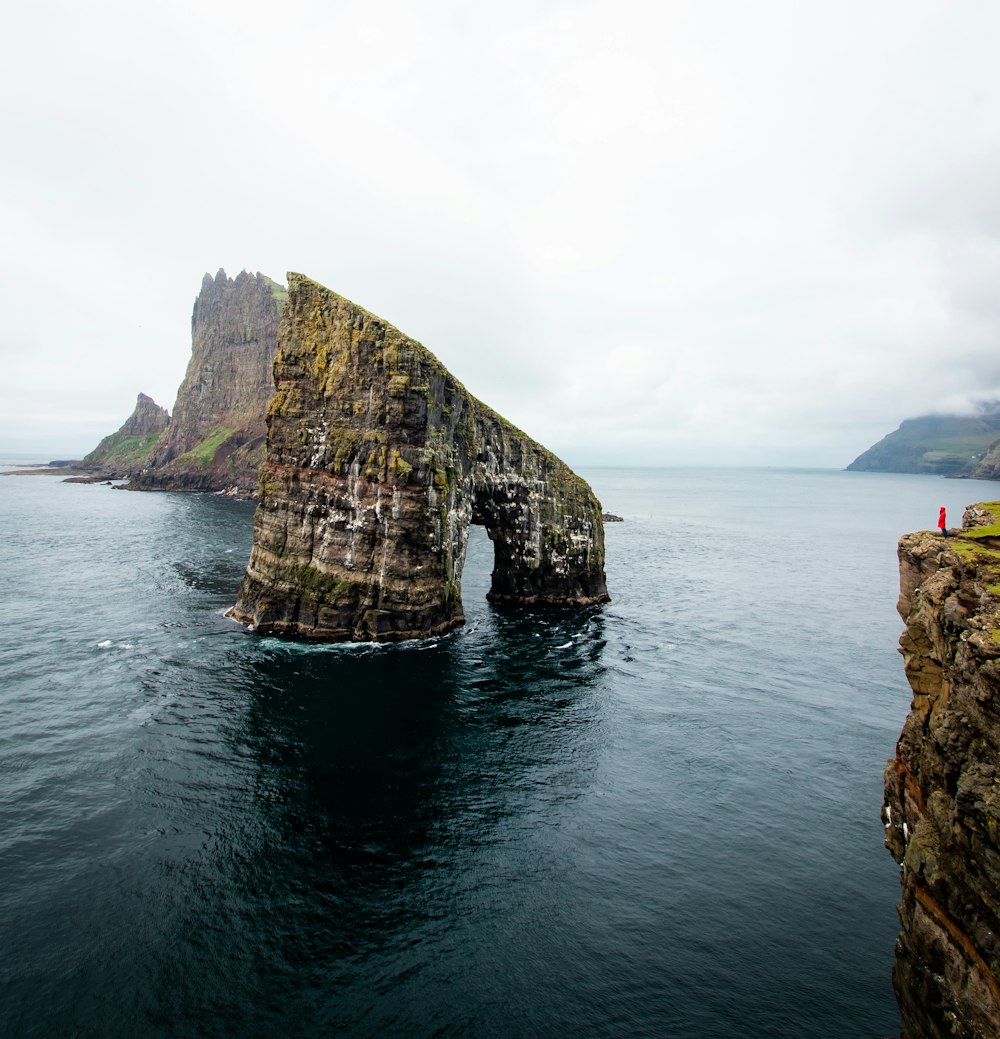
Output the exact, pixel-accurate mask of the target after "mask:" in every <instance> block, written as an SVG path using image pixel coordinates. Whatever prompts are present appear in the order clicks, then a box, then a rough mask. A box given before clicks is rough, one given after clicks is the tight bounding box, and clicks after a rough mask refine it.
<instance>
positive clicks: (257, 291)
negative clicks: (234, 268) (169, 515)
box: [132, 270, 285, 494]
mask: <svg viewBox="0 0 1000 1039" xmlns="http://www.w3.org/2000/svg"><path fill="white" fill-rule="evenodd" d="M284 298H285V291H284V289H283V287H282V286H280V285H277V284H276V283H275V282H273V281H271V279H269V278H266V277H265V276H264V275H262V274H259V273H258V274H256V275H253V274H247V272H246V271H243V272H241V273H240V274H238V275H237V276H236V278H235V279H231V278H229V277H227V276H226V272H225V271H223V270H220V271H219V272H218V273H217V274H216V276H215V277H214V278H213V277H211V275H208V274H206V275H205V277H204V279H203V281H202V286H201V292H200V293H199V295H198V298H197V299H196V300H195V304H194V313H193V314H192V317H191V343H192V346H191V360H190V362H189V363H188V368H187V373H186V375H185V376H184V381H183V382H182V383H181V387H180V389H179V390H178V392H177V402H176V404H175V405H174V414H173V419H172V420H171V422H170V426H169V428H168V429H167V430H166V432H164V434H163V435H162V436H161V437H160V440H159V443H158V444H157V445H156V448H155V450H154V451H153V452H152V455H151V457H150V460H149V464H148V466H147V468H146V469H145V471H144V472H143V473H142V474H140V475H138V476H136V478H135V479H134V480H133V481H132V486H133V487H135V488H138V489H189V490H224V489H233V490H236V491H238V492H241V493H245V494H253V493H255V492H256V489H257V483H258V468H259V466H260V462H261V459H262V458H263V453H264V440H265V437H266V434H267V429H266V425H265V412H266V410H267V403H268V401H269V400H270V398H271V394H272V392H273V389H274V386H273V382H272V378H271V363H272V360H273V358H274V352H275V350H276V348H277V342H278V322H279V318H280V306H281V305H282V304H283V300H284Z"/></svg>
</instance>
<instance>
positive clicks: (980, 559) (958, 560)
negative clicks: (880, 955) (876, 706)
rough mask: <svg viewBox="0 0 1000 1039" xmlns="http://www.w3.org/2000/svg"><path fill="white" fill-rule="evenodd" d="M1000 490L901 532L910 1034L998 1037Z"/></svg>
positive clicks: (901, 996)
mask: <svg viewBox="0 0 1000 1039" xmlns="http://www.w3.org/2000/svg"><path fill="white" fill-rule="evenodd" d="M998 521H1000V503H990V504H987V505H981V506H972V507H970V508H969V509H967V510H966V514H965V518H964V525H963V528H962V530H961V531H953V532H952V535H953V536H951V537H948V538H944V537H941V536H940V535H938V534H931V533H917V534H909V535H906V536H905V537H903V538H902V539H901V540H900V543H899V561H900V598H899V604H898V608H899V613H900V615H901V616H902V617H903V619H904V621H905V622H906V630H905V631H904V632H903V635H902V637H901V639H900V651H901V652H902V654H903V659H904V667H905V671H906V677H907V679H908V681H909V683H910V686H911V689H912V691H913V701H912V705H911V710H910V714H909V716H908V718H907V720H906V723H905V725H904V727H903V731H902V734H901V735H900V738H899V742H898V744H897V748H896V757H895V758H894V759H893V760H892V761H890V762H889V764H888V767H887V768H886V773H885V798H886V803H885V807H884V808H883V810H882V817H883V822H884V823H885V835H886V836H885V841H886V846H887V847H888V848H889V850H890V851H891V852H892V855H893V857H894V858H895V859H896V861H897V862H898V863H899V864H900V866H901V884H902V902H901V903H900V906H899V912H900V920H901V923H902V929H901V931H900V935H899V938H898V940H897V943H896V965H895V969H894V972H893V983H894V987H895V990H896V996H897V999H898V1002H899V1006H900V1012H901V1015H902V1019H903V1025H904V1033H903V1034H904V1036H905V1037H906V1039H924V1037H933V1039H938V1037H942V1039H943V1037H945V1036H948V1037H962V1039H995V1037H997V1036H1000V771H998V770H1000V522H998Z"/></svg>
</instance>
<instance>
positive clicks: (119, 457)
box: [81, 393, 170, 476]
mask: <svg viewBox="0 0 1000 1039" xmlns="http://www.w3.org/2000/svg"><path fill="white" fill-rule="evenodd" d="M169 423H170V415H169V414H168V412H167V409H166V408H161V407H160V406H159V404H157V403H156V401H155V400H153V398H152V397H147V396H146V394H145V393H140V394H139V396H138V398H137V399H136V402H135V410H134V411H133V412H132V414H131V415H129V417H128V418H127V419H126V420H125V422H124V424H123V425H122V427H121V428H120V429H119V430H118V431H117V432H115V433H111V434H109V435H108V436H106V437H105V438H104V439H103V440H102V441H101V442H100V443H99V444H98V445H97V447H95V448H94V450H93V451H91V452H90V454H89V455H87V456H86V457H85V458H84V459H83V461H82V463H81V466H82V467H83V468H85V469H98V470H101V471H103V472H106V473H107V474H108V475H113V476H127V475H128V474H129V472H131V471H133V470H135V469H137V468H139V467H142V466H145V465H148V464H149V460H150V458H151V456H152V453H153V451H154V449H155V447H156V444H157V441H158V439H159V437H160V434H161V433H162V432H163V431H164V430H165V429H166V428H167V426H168V425H169Z"/></svg>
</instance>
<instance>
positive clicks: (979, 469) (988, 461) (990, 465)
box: [972, 440, 1000, 480]
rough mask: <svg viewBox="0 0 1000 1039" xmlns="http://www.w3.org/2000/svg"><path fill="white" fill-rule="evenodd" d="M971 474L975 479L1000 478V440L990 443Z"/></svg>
mask: <svg viewBox="0 0 1000 1039" xmlns="http://www.w3.org/2000/svg"><path fill="white" fill-rule="evenodd" d="M972 475H973V476H974V477H975V478H976V479H977V480H1000V440H997V441H995V442H994V443H992V444H991V445H990V448H989V450H988V451H987V452H986V454H985V455H984V456H983V458H982V460H981V461H980V462H979V464H978V465H977V466H976V468H975V470H974V471H973V473H972Z"/></svg>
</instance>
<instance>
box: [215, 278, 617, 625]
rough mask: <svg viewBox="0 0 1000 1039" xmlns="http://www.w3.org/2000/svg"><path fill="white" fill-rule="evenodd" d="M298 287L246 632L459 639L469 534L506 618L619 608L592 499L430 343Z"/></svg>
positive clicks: (272, 418) (286, 338)
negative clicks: (525, 610) (610, 589)
mask: <svg viewBox="0 0 1000 1039" xmlns="http://www.w3.org/2000/svg"><path fill="white" fill-rule="evenodd" d="M288 279H289V285H288V288H289V301H288V304H287V305H286V308H285V312H284V316H283V319H282V323H281V330H280V335H279V349H278V353H277V355H276V357H275V362H274V378H275V386H276V390H275V395H274V398H273V399H272V401H271V405H270V408H269V412H268V455H267V461H266V463H265V464H264V466H263V467H262V469H261V487H260V496H261V503H260V506H259V507H258V509H257V514H256V517H255V521H254V539H253V548H252V551H251V555H250V561H249V563H248V566H247V572H246V576H245V578H244V580H243V585H242V587H241V589H240V594H239V600H238V602H237V604H236V607H235V608H234V615H235V616H236V617H238V618H239V619H240V620H242V621H244V622H246V623H248V624H250V625H253V626H254V628H255V629H256V630H257V631H258V632H262V633H263V632H274V633H281V634H289V635H296V636H301V637H307V638H315V639H330V640H344V639H361V640H369V639H373V640H384V639H398V638H408V637H416V636H422V635H430V634H434V633H438V632H442V631H446V630H448V629H450V628H453V627H455V626H456V625H458V624H461V623H462V622H463V614H462V604H461V590H460V589H461V577H462V567H463V564H464V560H465V548H466V542H467V536H468V527H469V524H470V523H478V524H483V525H485V526H486V528H487V532H488V533H489V536H490V538H491V539H492V541H493V543H494V550H495V564H496V565H495V569H494V573H493V585H492V589H491V592H490V598H491V599H492V600H493V601H495V602H509V603H521V604H525V603H548V604H559V605H572V606H582V605H588V604H593V603H597V602H603V601H605V600H607V598H608V594H607V588H606V584H605V578H604V531H603V524H602V520H601V508H600V503H599V502H598V501H597V499H596V498H595V497H594V494H593V492H592V491H591V490H590V488H589V487H588V486H587V484H586V483H585V482H584V481H583V480H581V479H580V478H579V477H578V476H576V475H575V474H574V473H573V472H572V471H571V470H570V469H569V468H568V467H567V466H566V465H565V463H563V462H561V461H560V460H559V459H558V458H556V457H555V456H554V455H553V454H551V453H550V452H549V451H546V450H545V448H543V447H542V446H541V445H539V444H537V443H535V441H533V440H531V439H530V438H529V437H527V436H526V435H525V434H523V433H522V432H520V430H517V429H515V428H514V427H513V426H512V425H511V424H510V423H508V422H506V421H505V420H504V419H502V418H501V417H500V416H498V415H496V414H495V413H494V412H492V411H491V410H490V409H489V408H487V407H486V406H485V405H483V404H482V403H481V402H479V401H477V400H476V399H475V398H474V397H472V396H471V394H469V393H468V392H467V391H466V390H465V388H464V387H463V386H462V385H461V384H460V383H459V382H458V381H457V380H456V379H455V378H454V377H453V376H452V375H450V373H449V372H448V371H446V370H445V368H444V367H443V366H442V365H441V363H440V362H439V361H438V360H437V359H436V358H435V357H434V356H433V355H432V354H431V353H430V352H429V351H428V350H426V349H425V348H424V347H423V346H421V345H420V344H419V343H417V342H415V341H414V340H412V339H409V338H408V337H407V336H405V335H403V333H401V332H399V331H398V330H397V329H395V328H393V327H392V326H391V325H389V324H387V323H386V322H385V321H383V320H381V319H380V318H378V317H376V316H375V315H373V314H370V313H368V312H367V311H366V310H363V309H362V308H360V307H358V306H356V305H355V304H353V303H351V302H350V301H348V300H346V299H343V298H342V297H340V296H338V295H337V294H336V293H334V292H331V291H330V290H329V289H326V288H324V287H323V286H321V285H318V284H316V283H315V282H312V281H310V280H309V279H307V278H304V277H302V276H301V275H295V274H290V275H289V276H288Z"/></svg>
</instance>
